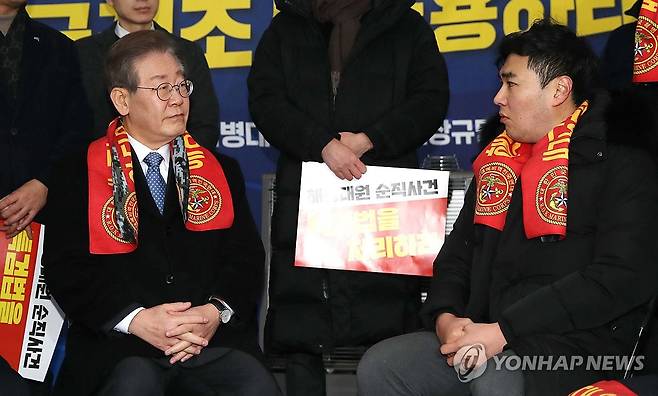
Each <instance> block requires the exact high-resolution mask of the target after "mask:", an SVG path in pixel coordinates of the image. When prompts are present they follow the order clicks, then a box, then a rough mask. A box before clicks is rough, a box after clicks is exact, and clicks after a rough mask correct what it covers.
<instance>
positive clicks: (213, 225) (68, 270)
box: [43, 30, 279, 396]
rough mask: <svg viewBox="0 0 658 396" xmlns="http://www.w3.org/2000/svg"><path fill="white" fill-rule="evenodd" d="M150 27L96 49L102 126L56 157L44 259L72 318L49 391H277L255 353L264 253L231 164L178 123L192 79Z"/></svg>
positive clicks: (124, 394)
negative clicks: (101, 65)
mask: <svg viewBox="0 0 658 396" xmlns="http://www.w3.org/2000/svg"><path fill="white" fill-rule="evenodd" d="M176 48H177V47H176V44H175V42H174V41H173V40H172V39H171V37H170V36H169V35H168V34H166V33H164V32H160V31H148V30H147V31H140V32H135V33H132V34H130V35H129V36H126V37H125V38H123V39H121V40H119V41H117V42H116V43H115V44H114V45H113V46H112V48H111V49H110V52H109V54H108V57H107V64H106V75H107V82H108V83H107V84H108V90H109V91H110V97H111V99H112V103H113V104H114V106H115V107H116V109H117V112H118V113H119V114H120V115H121V116H120V117H117V118H116V119H115V120H114V121H113V122H112V123H110V125H109V127H108V131H107V135H106V136H104V137H102V138H99V139H97V140H95V141H94V142H92V143H91V144H90V145H89V147H88V148H87V150H84V151H82V150H81V151H80V152H78V153H76V154H75V155H71V156H69V157H67V158H65V159H63V160H62V161H61V162H59V163H58V165H57V166H56V168H55V170H54V175H53V178H54V180H56V181H57V183H56V184H55V185H54V186H53V188H52V189H51V196H50V200H49V202H48V205H47V207H46V214H47V216H48V220H49V229H48V231H47V232H46V233H45V246H44V254H43V265H44V268H45V271H46V272H45V273H46V280H47V282H48V285H49V287H50V290H51V292H52V295H53V297H55V299H56V300H57V302H58V303H59V305H60V306H61V307H62V309H63V310H64V312H65V313H66V315H67V317H68V318H69V320H70V322H71V327H70V329H69V335H68V339H67V345H66V356H65V358H64V362H63V364H62V368H61V371H60V373H59V377H58V379H57V383H56V385H55V394H56V395H61V396H87V395H101V396H164V395H165V394H181V395H190V394H218V393H222V394H224V392H226V394H236V395H245V396H247V395H249V396H262V395H266V396H270V395H277V394H279V391H278V387H277V385H276V382H275V381H274V378H273V377H272V375H271V374H270V373H269V372H268V370H267V368H265V366H264V365H263V364H262V363H261V362H260V361H259V359H262V354H261V351H260V348H259V346H258V343H257V334H258V329H257V324H256V323H257V322H256V313H257V304H258V301H259V300H260V294H261V291H262V289H263V284H262V281H263V262H264V251H263V246H262V243H261V241H260V237H259V235H258V231H257V229H256V226H255V224H254V221H253V219H252V217H251V213H250V211H249V206H248V204H247V199H246V196H245V190H244V180H243V178H242V173H241V172H240V167H239V166H238V164H237V162H236V161H235V160H233V159H231V158H229V157H227V156H223V155H220V154H217V153H215V152H214V151H211V150H207V149H205V148H203V147H201V146H199V145H198V144H197V143H196V142H195V141H194V139H193V137H192V136H191V135H190V134H189V133H187V132H186V122H187V116H188V113H189V106H190V102H189V97H190V95H192V94H193V93H194V91H193V83H192V81H190V80H189V79H188V77H187V75H186V74H185V68H184V65H183V64H182V62H181V58H180V57H179V56H178V55H177V54H176V51H175V50H176Z"/></svg>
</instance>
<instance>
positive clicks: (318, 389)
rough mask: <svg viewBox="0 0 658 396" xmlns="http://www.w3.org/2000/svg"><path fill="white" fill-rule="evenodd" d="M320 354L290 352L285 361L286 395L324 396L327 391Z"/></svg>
mask: <svg viewBox="0 0 658 396" xmlns="http://www.w3.org/2000/svg"><path fill="white" fill-rule="evenodd" d="M325 375H326V374H325V371H324V363H323V362H322V355H320V354H310V353H291V354H289V355H288V356H287V362H286V394H287V395H288V396H324V395H325V394H326V393H327V391H326V388H327V384H326V377H325Z"/></svg>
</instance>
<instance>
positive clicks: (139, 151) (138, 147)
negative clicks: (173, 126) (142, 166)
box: [128, 133, 170, 169]
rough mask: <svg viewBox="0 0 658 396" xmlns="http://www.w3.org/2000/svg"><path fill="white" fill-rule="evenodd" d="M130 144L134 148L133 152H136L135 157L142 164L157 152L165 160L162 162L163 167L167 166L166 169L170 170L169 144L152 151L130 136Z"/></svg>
mask: <svg viewBox="0 0 658 396" xmlns="http://www.w3.org/2000/svg"><path fill="white" fill-rule="evenodd" d="M128 142H129V143H130V145H131V146H132V148H133V151H134V152H135V155H136V156H137V159H139V162H140V163H144V158H146V156H147V155H149V153H152V152H153V151H156V152H157V153H158V154H160V155H161V156H162V158H164V161H162V165H164V166H165V168H166V169H168V168H169V158H170V155H169V143H167V144H165V145H164V146H162V147H160V148H159V149H157V150H151V149H150V148H148V147H147V146H145V145H144V144H143V143H141V142H140V141H139V140H137V139H135V138H134V137H133V136H131V135H130V133H129V134H128Z"/></svg>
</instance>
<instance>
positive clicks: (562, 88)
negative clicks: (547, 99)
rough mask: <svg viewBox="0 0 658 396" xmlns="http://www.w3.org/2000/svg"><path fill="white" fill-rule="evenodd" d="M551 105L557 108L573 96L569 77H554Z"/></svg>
mask: <svg viewBox="0 0 658 396" xmlns="http://www.w3.org/2000/svg"><path fill="white" fill-rule="evenodd" d="M551 85H552V91H553V105H554V106H559V105H561V104H562V103H564V102H565V101H566V100H567V99H569V98H571V96H572V94H573V80H572V79H571V77H569V76H559V77H556V78H555V79H554V80H553V81H552V83H551Z"/></svg>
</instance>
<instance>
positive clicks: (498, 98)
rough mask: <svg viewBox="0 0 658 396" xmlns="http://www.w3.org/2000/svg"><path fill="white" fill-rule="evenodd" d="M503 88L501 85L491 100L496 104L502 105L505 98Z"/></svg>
mask: <svg viewBox="0 0 658 396" xmlns="http://www.w3.org/2000/svg"><path fill="white" fill-rule="evenodd" d="M504 89H505V86H504V85H503V86H501V87H500V89H499V90H498V92H497V93H496V96H494V98H493V102H494V104H495V105H496V106H504V105H505V102H506V98H505V93H504V92H503V91H504Z"/></svg>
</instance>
